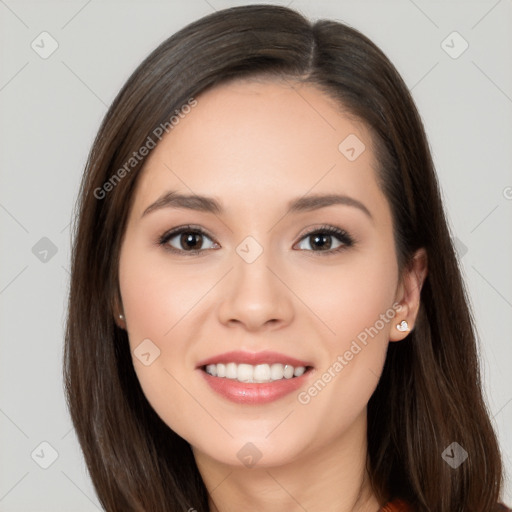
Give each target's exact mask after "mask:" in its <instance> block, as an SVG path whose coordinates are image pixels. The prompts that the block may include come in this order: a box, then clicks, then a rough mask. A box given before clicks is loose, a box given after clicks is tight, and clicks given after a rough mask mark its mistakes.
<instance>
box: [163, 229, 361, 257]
mask: <svg viewBox="0 0 512 512" xmlns="http://www.w3.org/2000/svg"><path fill="white" fill-rule="evenodd" d="M183 233H194V234H199V235H202V236H206V237H207V238H209V239H210V240H212V242H214V241H213V237H211V236H210V235H208V233H206V232H205V231H204V230H203V229H201V228H200V227H198V226H192V225H187V226H181V227H179V228H175V229H172V230H170V231H166V232H165V233H164V234H163V235H161V236H160V237H159V238H158V240H157V244H158V245H160V246H162V247H163V248H164V249H165V250H167V251H169V252H172V253H174V254H186V255H190V256H195V255H201V254H204V253H205V252H206V251H211V250H212V249H195V250H192V251H185V250H181V249H176V248H175V247H172V246H170V245H169V244H168V242H169V240H171V239H172V238H174V237H176V236H178V235H181V234H183ZM318 234H327V235H328V236H334V237H336V238H338V240H339V241H340V242H341V243H342V245H340V246H339V247H337V248H336V249H330V250H326V251H322V250H320V251H313V250H307V249H299V250H302V251H306V252H314V253H319V254H321V255H322V256H329V255H332V254H337V253H339V252H341V251H344V250H346V249H348V248H349V247H352V246H353V245H355V243H356V241H355V240H354V238H353V237H351V236H350V235H349V234H348V233H347V232H346V231H345V230H343V229H339V228H337V227H335V226H329V225H324V226H320V227H319V228H315V229H314V230H312V231H309V232H308V233H305V234H304V235H303V236H302V237H301V238H300V240H299V242H301V241H302V240H304V239H305V238H308V237H311V236H313V235H318ZM214 243H216V242H214Z"/></svg>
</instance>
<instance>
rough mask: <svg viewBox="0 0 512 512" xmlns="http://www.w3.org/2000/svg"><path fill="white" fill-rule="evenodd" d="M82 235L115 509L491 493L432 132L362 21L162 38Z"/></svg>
mask: <svg viewBox="0 0 512 512" xmlns="http://www.w3.org/2000/svg"><path fill="white" fill-rule="evenodd" d="M320 253H321V254H320ZM72 258H73V262H72V277H71V291H70V300H69V316H68V323H67V335H66V347H65V379H66V389H67V396H68V402H69V407H70V411H71V415H72V418H73V422H74V425H75V428H76V431H77V435H78V438H79V440H80V443H81V446H82V449H83V452H84V455H85V460H86V462H87V465H88V468H89V471H90V474H91V477H92V480H93V483H94V485H95V487H96V490H97V493H98V496H99V499H100V501H101V502H102V504H103V506H104V507H105V509H106V510H109V511H130V510H134V511H160V510H161V511H164V510H165V511H170V510H173V511H174V510H176V511H177V510H189V511H193V510H197V511H208V510H210V511H222V512H228V511H231V510H254V511H257V510H258V511H259V510H265V511H273V510H308V511H323V512H325V511H349V510H351V511H372V512H376V511H377V510H381V511H388V512H389V511H397V510H404V511H405V510H414V511H446V512H448V511H450V512H453V511H475V512H476V511H478V512H484V511H491V510H499V508H498V507H500V505H498V502H499V499H500V492H501V489H502V466H501V459H500V453H499V448H498V443H497V439H496V436H495V433H494V431H493V428H492V426H491V423H490V420H489V413H488V411H487V409H486V406H485V403H484V401H483V399H482V392H481V387H480V376H479V367H478V360H477V353H476V340H475V333H474V326H473V324H472V320H471V315H470V311H469V307H468V301H467V298H466V294H465V291H464V287H463V283H462V280H461V276H460V272H459V269H458V266H457V260H456V257H455V253H454V250H453V246H452V242H451V239H450V235H449V231H448V228H447V224H446V220H445V216H444V212H443V207H442V203H441V200H440V194H439V188H438V184H437V180H436V176H435V172H434V167H433V163H432V159H431V155H430V152H429V149H428V143H427V140H426V136H425V133H424V130H423V126H422V123H421V120H420V117H419V115H418V113H417V110H416V108H415V105H414V103H413V101H412V99H411V96H410V94H409V92H408V90H407V87H406V86H405V84H404V83H403V81H402V79H401V78H400V76H399V74H398V73H397V71H396V69H395V68H394V67H393V65H392V64H391V63H390V62H389V60H388V59H387V58H386V57H385V56H384V54H383V53H382V52H381V51H380V50H379V49H378V48H377V47H376V46H375V45H374V44H373V43H372V42H371V41H369V40H368V39H367V38H366V37H365V36H363V35H362V34H360V33H359V32H357V31H356V30H354V29H352V28H349V27H347V26H345V25H343V24H340V23H336V22H334V21H318V22H316V23H314V24H313V23H310V22H309V21H307V20H306V19H304V18H303V17H302V16H301V15H300V14H299V13H297V12H295V11H293V10H290V9H287V8H283V7H276V6H267V5H260V6H245V7H237V8H232V9H227V10H224V11H219V12H216V13H215V14H212V15H210V16H207V17H205V18H203V19H201V20H199V21H197V22H195V23H192V24H190V25H189V26H187V27H185V28H184V29H182V30H180V31H179V32H178V33H177V34H175V35H173V36H172V37H171V38H169V39H168V40H167V41H165V42H164V43H162V44H161V45H160V46H159V47H158V48H157V49H156V50H155V51H154V52H152V53H151V55H149V56H148V57H147V59H146V60H145V61H144V62H143V63H142V64H141V65H140V66H139V68H138V69H137V70H136V71H135V72H134V73H133V75H132V76H131V77H130V79H129V80H128V82H127V83H126V84H125V86H124V87H123V89H122V90H121V92H120V93H119V95H118V96H117V98H116V99H115V101H114V103H113V105H112V106H111V108H110V110H109V112H108V113H107V115H106V117H105V120H104V122H103V124H102V126H101V128H100V130H99V133H98V135H97V138H96V140H95V142H94V145H93V148H92V150H91V154H90V158H89V161H88V163H87V168H86V171H85V174H84V178H83V183H82V194H81V197H80V201H79V205H78V224H77V226H76V230H75V242H74V247H73V256H72ZM502 510H503V508H502Z"/></svg>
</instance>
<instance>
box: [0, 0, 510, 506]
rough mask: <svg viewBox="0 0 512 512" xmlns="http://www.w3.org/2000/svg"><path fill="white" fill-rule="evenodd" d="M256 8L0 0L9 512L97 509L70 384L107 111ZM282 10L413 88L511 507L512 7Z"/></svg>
mask: <svg viewBox="0 0 512 512" xmlns="http://www.w3.org/2000/svg"><path fill="white" fill-rule="evenodd" d="M246 3H251V2H242V1H234V2H227V1H221V0H187V1H183V2H177V1H135V0H131V1H123V2H121V1H112V0H102V1H99V0H89V1H87V0H80V1H74V0H73V1H61V2H43V1H37V2H36V1H33V2H28V1H22V0H0V40H1V42H0V52H1V53H0V61H1V67H0V108H1V117H0V129H1V132H0V133H1V138H0V141H1V150H0V232H1V236H2V244H1V252H0V341H1V366H0V434H1V437H0V439H1V440H0V459H1V461H2V462H1V464H0V510H1V511H5V512H7V511H9V512H12V511H37V512H58V511H66V512H70V511H77V512H89V511H96V510H98V509H100V510H101V507H100V506H99V503H98V500H97V498H96V495H95V492H94V489H93V487H92V484H91V481H90V479H89V476H88V474H87V471H86V467H85V464H84V461H83V458H82V454H81V451H80V449H79V445H78V442H77V439H76V437H75V434H74V431H73V429H72V427H71V422H70V418H69V415H68V412H67V408H66V404H65V400H64V393H63V384H62V368H61V365H62V347H63V329H64V323H65V318H66V300H67V292H68V279H69V268H70V262H69V256H70V249H69V248H70V230H69V223H70V221H71V213H72V208H73V204H74V201H75V199H76V196H77V193H78V186H79V180H80V177H81V174H82V172H83V168H84V163H85V160H86V157H87V153H88V151H89V148H90V145H91V143H92V140H93V137H94V135H95V133H96V131H97V129H98V127H99V124H100V121H101V119H102V118H103V116H104V114H105V113H106V110H107V107H108V105H109V104H110V103H111V102H112V100H113V98H114V97H115V95H116V93H117V92H118V90H119V89H120V87H121V86H122V85H123V83H124V82H125V80H126V79H127V78H128V76H129V75H130V74H131V72H132V71H133V70H134V68H135V67H136V66H137V65H138V64H139V63H140V62H141V61H142V59H143V58H144V57H145V56H146V55H147V54H148V53H149V52H150V51H151V50H152V49H153V48H155V47H156V46H157V45H158V44H159V43H160V42H162V41H163V40H164V39H166V38H167V37H169V36H170V35H171V34H172V33H174V32H175V31H176V30H178V29H180V28H181V27H183V26H184V25H186V24H187V23H189V22H191V21H193V20H196V19H198V18H200V17H202V16H204V15H206V14H209V13H211V12H213V11H214V10H219V9H222V8H225V7H230V6H234V5H243V4H246ZM254 3H257V2H254ZM270 3H272V2H270ZM273 3H276V4H280V5H290V6H291V7H293V8H296V9H299V10H300V11H301V12H302V13H304V14H306V15H307V16H309V17H311V18H313V19H316V18H332V19H337V20H340V21H343V22H345V23H348V24H349V25H352V26H353V27H355V28H357V29H359V30H361V31H362V32H363V33H364V34H366V35H367V36H369V37H370V38H371V39H372V40H373V41H374V42H375V43H376V44H377V45H378V46H379V47H380V48H381V49H382V50H383V51H384V52H385V53H386V54H387V55H388V56H389V57H390V59H391V61H392V62H393V63H394V64H395V66H396V67H397V68H398V70H399V72H400V73H401V74H402V76H403V78H404V80H405V82H406V83H407V85H408V87H409V88H410V90H411V91H412V94H413V96H414V99H415V101H416V102H417V105H418V108H419V111H420V113H421V116H422V118H423V121H424V123H425V127H426V130H427V134H428V137H429V141H430V145H431V148H432V152H433V156H434V160H435V164H436V168H437V172H438V175H439V180H440V183H441V187H442V193H443V198H444V201H445V205H446V210H447V213H448V217H449V222H450V227H451V229H452V233H453V236H454V239H455V242H456V245H457V250H458V254H459V257H460V261H461V265H462V268H463V272H464V277H465V279H466V283H467V286H468V290H469V293H470V296H471V302H472V306H473V308H474V315H475V320H476V324H477V327H478V332H479V335H480V343H481V358H482V369H483V376H484V386H485V391H486V395H487V400H488V404H489V409H490V411H491V414H492V416H493V422H494V424H495V427H496V429H497V432H498V434H499V439H500V443H501V447H502V450H503V454H504V459H505V463H506V468H507V471H508V483H507V487H506V495H505V496H504V499H505V502H507V503H508V504H510V503H512V485H511V483H510V476H511V475H512V428H511V425H512V371H511V362H512V338H511V332H512V265H511V261H512V237H511V233H512V215H511V213H512V173H511V169H512V166H511V164H512V148H511V141H512V123H511V120H512V68H511V62H512V2H510V0H500V1H496V0H490V1H487V0H485V1H476V2H475V1H473V2H470V1H433V0H428V1H427V0H414V1H413V0H403V1H385V2H383V1H363V0H359V1H354V2H349V1H334V0H333V1H327V0H323V1H307V0H304V1H301V0H294V1H292V2H290V0H287V2H273ZM454 32H457V33H456V34H454ZM52 52H53V53H52ZM462 371H463V369H462ZM42 443H43V444H42Z"/></svg>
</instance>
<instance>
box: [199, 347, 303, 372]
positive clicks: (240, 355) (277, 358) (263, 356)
mask: <svg viewBox="0 0 512 512" xmlns="http://www.w3.org/2000/svg"><path fill="white" fill-rule="evenodd" d="M219 363H222V364H227V363H236V364H251V365H253V366H254V365H257V364H265V363H267V364H272V363H282V364H289V365H290V366H293V367H295V368H297V367H298V366H312V365H311V363H309V362H307V361H301V360H300V359H296V358H295V357H291V356H287V355H285V354H280V353H279V352H272V351H269V350H264V351H263V352H244V351H240V350H233V351H231V352H224V353H223V354H217V355H215V356H212V357H209V358H208V359H203V360H202V361H200V362H199V363H198V364H197V367H198V368H201V367H202V366H206V365H209V364H219Z"/></svg>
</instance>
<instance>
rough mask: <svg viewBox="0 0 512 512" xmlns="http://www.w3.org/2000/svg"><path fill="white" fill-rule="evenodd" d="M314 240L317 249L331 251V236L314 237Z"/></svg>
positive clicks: (317, 235)
mask: <svg viewBox="0 0 512 512" xmlns="http://www.w3.org/2000/svg"><path fill="white" fill-rule="evenodd" d="M312 238H313V240H314V245H315V246H316V247H320V248H321V249H325V248H327V249H330V247H331V245H332V244H331V241H332V240H331V236H330V235H319V234H316V235H312Z"/></svg>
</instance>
